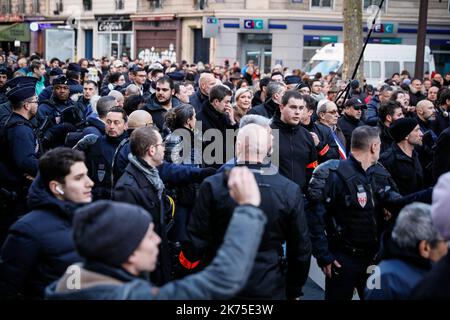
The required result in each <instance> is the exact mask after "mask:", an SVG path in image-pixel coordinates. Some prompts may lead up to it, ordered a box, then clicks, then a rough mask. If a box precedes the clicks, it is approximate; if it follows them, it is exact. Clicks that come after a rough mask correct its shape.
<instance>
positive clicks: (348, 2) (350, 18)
mask: <svg viewBox="0 0 450 320" xmlns="http://www.w3.org/2000/svg"><path fill="white" fill-rule="evenodd" d="M343 2H344V7H343V12H342V15H343V16H344V65H343V68H342V78H343V79H345V80H348V79H350V77H351V76H352V74H353V71H354V70H355V66H356V63H357V61H358V58H359V55H360V54H361V50H362V47H363V31H362V1H361V0H345V1H343ZM363 67H364V61H363V60H361V63H360V65H359V68H358V73H357V76H356V79H358V80H359V83H360V85H361V86H362V85H363V84H364V70H363Z"/></svg>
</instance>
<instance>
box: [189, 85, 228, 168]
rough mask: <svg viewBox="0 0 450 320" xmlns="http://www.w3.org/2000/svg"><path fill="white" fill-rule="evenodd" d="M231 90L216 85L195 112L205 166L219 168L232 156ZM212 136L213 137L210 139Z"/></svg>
mask: <svg viewBox="0 0 450 320" xmlns="http://www.w3.org/2000/svg"><path fill="white" fill-rule="evenodd" d="M231 96H232V92H231V90H230V89H229V88H228V87H226V86H224V85H221V84H219V85H216V86H214V87H212V88H211V91H210V92H209V101H206V102H205V103H204V104H203V107H202V111H201V112H199V113H198V114H197V121H198V124H199V125H200V126H201V130H202V136H203V162H204V165H205V166H211V167H215V168H219V167H220V166H221V165H222V164H224V163H226V162H227V161H228V160H229V159H231V158H232V157H233V156H234V130H235V129H237V123H236V121H235V120H234V109H233V107H232V106H231ZM212 138H214V139H212Z"/></svg>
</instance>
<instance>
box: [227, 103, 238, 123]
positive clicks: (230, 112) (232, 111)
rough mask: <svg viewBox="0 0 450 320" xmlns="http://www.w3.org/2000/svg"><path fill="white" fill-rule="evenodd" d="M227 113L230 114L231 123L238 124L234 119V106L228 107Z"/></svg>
mask: <svg viewBox="0 0 450 320" xmlns="http://www.w3.org/2000/svg"><path fill="white" fill-rule="evenodd" d="M225 113H226V114H227V115H228V118H229V119H230V123H231V124H232V125H235V124H236V121H235V120H234V109H233V107H226V108H225Z"/></svg>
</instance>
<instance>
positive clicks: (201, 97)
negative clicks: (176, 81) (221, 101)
mask: <svg viewBox="0 0 450 320" xmlns="http://www.w3.org/2000/svg"><path fill="white" fill-rule="evenodd" d="M216 84H217V82H216V78H214V75H213V74H212V73H206V72H204V73H202V74H201V75H200V78H199V79H198V89H197V91H195V93H194V94H193V95H191V96H190V97H189V104H190V105H192V106H193V107H194V109H195V112H196V113H200V111H202V108H203V104H204V103H205V102H206V101H208V100H209V92H210V91H211V88H212V87H214V86H215V85H216Z"/></svg>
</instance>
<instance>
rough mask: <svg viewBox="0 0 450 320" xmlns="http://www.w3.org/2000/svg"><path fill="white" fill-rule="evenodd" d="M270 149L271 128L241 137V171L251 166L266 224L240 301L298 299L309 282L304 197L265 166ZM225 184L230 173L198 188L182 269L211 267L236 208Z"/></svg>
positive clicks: (249, 129) (246, 130)
mask: <svg viewBox="0 0 450 320" xmlns="http://www.w3.org/2000/svg"><path fill="white" fill-rule="evenodd" d="M274 143H276V142H274ZM271 148H272V134H271V131H270V129H268V128H267V127H262V126H259V125H256V124H249V125H246V126H245V127H243V128H242V129H241V130H240V131H239V133H238V136H237V142H236V154H237V165H238V166H243V165H247V166H248V168H250V170H251V171H252V172H253V174H254V175H255V178H256V181H257V182H258V185H259V190H260V191H261V199H262V202H261V205H260V208H261V209H262V210H263V211H264V212H265V213H266V215H267V221H268V224H267V226H266V230H265V233H264V236H263V240H262V242H261V245H260V247H259V251H258V253H257V257H256V259H255V264H254V266H253V270H252V271H251V273H250V274H251V275H250V278H249V280H248V281H247V283H246V284H245V287H244V289H243V290H242V291H241V292H240V293H239V294H238V295H237V296H236V298H238V299H239V298H244V299H247V298H248V299H286V298H291V299H294V298H298V297H300V295H301V289H302V287H303V285H304V283H305V281H306V279H307V276H308V271H309V261H310V256H311V243H310V239H309V235H308V228H307V225H306V223H307V222H306V217H305V213H304V210H303V196H302V194H301V191H300V188H299V186H298V185H297V184H295V183H294V182H292V181H290V180H289V179H287V178H285V177H283V176H281V175H280V174H279V173H278V172H277V170H274V171H273V170H267V169H268V167H269V166H270V163H268V164H264V161H265V158H266V155H267V154H268V153H270V151H271ZM226 180H227V172H221V173H219V174H216V175H214V176H211V177H209V178H207V179H205V181H204V182H203V183H202V185H201V187H200V191H199V197H198V198H197V203H196V206H195V208H194V211H193V213H192V215H191V219H190V222H189V225H188V234H189V240H188V241H187V242H186V243H185V245H184V247H183V251H182V252H181V254H180V263H181V264H182V265H183V267H184V268H186V269H189V270H197V269H202V268H204V267H205V266H207V265H208V264H209V263H210V262H211V260H212V259H213V257H214V256H215V254H216V252H217V249H218V248H219V247H220V244H221V243H222V242H223V237H224V234H225V230H226V228H227V225H228V222H229V220H230V217H231V215H232V212H233V210H234V208H235V207H236V205H237V204H236V202H235V201H233V200H232V199H231V198H230V196H229V195H228V193H227V192H225V191H226V183H224V181H226ZM236 241H239V239H236ZM284 241H286V244H287V248H288V250H287V262H288V263H287V267H286V265H285V263H283V262H282V261H285V260H284V257H283V250H282V244H283V242H284ZM200 259H201V260H200ZM285 268H287V269H285Z"/></svg>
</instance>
